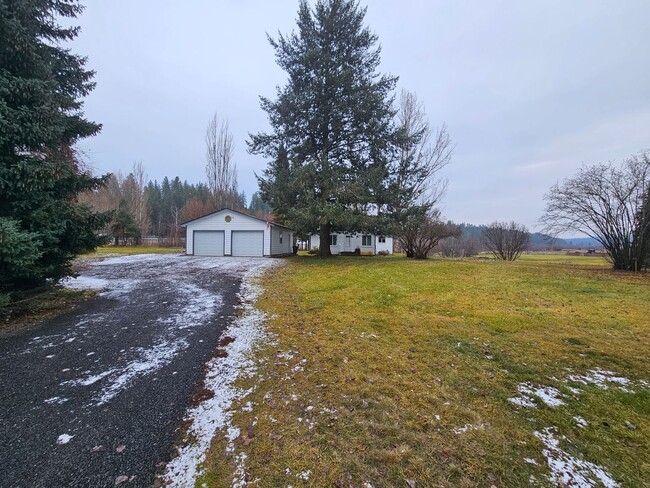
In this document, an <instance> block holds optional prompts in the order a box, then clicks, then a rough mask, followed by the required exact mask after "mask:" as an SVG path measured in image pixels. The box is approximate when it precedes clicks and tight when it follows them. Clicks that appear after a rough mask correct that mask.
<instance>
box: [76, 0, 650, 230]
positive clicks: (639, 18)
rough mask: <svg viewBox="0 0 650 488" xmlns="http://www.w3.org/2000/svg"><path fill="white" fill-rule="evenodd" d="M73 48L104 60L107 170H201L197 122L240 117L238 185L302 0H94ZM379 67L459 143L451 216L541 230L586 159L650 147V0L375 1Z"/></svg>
mask: <svg viewBox="0 0 650 488" xmlns="http://www.w3.org/2000/svg"><path fill="white" fill-rule="evenodd" d="M87 3H88V6H87V9H86V11H85V13H84V15H83V16H82V17H81V19H80V21H79V24H80V25H81V26H82V34H81V36H80V38H78V39H77V40H76V41H74V44H73V45H72V48H73V50H74V51H75V52H79V53H81V54H84V55H87V56H88V57H89V63H90V66H91V67H92V68H93V69H95V70H97V78H96V81H97V83H98V85H97V89H96V90H95V92H94V93H93V94H92V95H90V96H89V97H88V99H87V102H86V112H87V114H88V116H89V117H90V118H92V119H94V120H97V121H98V122H101V123H103V124H104V129H103V131H102V133H101V135H99V136H98V137H95V138H93V139H91V140H88V141H84V142H83V143H82V148H83V149H84V150H85V151H86V152H87V153H88V155H89V159H90V163H91V165H92V166H94V167H95V169H96V170H97V171H98V172H107V171H114V170H121V171H122V172H128V170H129V169H130V167H131V165H132V163H133V162H134V161H139V160H142V161H143V163H144V165H145V167H146V168H147V171H148V173H149V176H150V177H151V178H152V179H153V178H156V179H159V180H160V179H162V177H163V176H165V175H167V176H175V175H179V176H180V177H181V178H182V179H187V180H188V181H193V182H198V181H201V180H203V179H204V170H203V167H204V146H203V134H204V130H205V126H206V124H207V122H208V119H209V118H210V115H211V114H212V113H213V112H214V111H215V110H217V111H218V112H219V114H220V115H221V116H223V117H226V118H227V119H228V120H229V121H230V127H231V129H232V131H233V134H234V136H235V140H236V144H237V148H236V157H237V162H238V165H239V175H240V176H239V180H240V185H241V186H242V188H243V189H244V190H245V191H246V193H247V195H248V196H250V195H251V194H252V193H253V192H254V191H255V190H256V186H257V185H256V182H255V178H254V176H253V173H254V172H260V171H261V170H263V169H264V167H265V161H264V160H263V159H262V158H260V157H257V156H250V155H248V154H247V153H246V147H245V140H246V137H247V134H248V132H255V131H258V130H263V129H265V128H266V127H267V123H266V118H265V114H264V113H263V112H262V111H261V110H260V109H259V104H258V96H259V95H266V96H273V94H274V92H275V86H276V85H278V84H282V82H283V80H284V74H283V73H282V72H281V71H280V69H279V68H278V67H277V66H276V65H275V60H274V54H273V51H272V49H271V47H270V46H269V45H268V42H267V40H266V32H269V33H270V34H271V35H275V33H276V32H277V31H278V30H280V31H282V32H288V31H290V30H292V29H293V28H294V25H295V17H296V10H297V1H296V0H291V1H286V0H282V1H274V2H264V1H256V2H254V1H250V0H249V1H234V0H233V1H226V0H222V1H208V0H205V1H199V0H196V1H192V2H172V1H165V2H161V1H154V0H140V1H138V2H131V1H126V0H119V1H115V0H114V1H111V2H99V1H93V2H90V1H89V2H87ZM367 4H368V15H367V18H366V20H367V23H368V25H369V26H370V27H371V29H373V30H374V31H375V32H376V33H377V34H378V35H379V38H380V42H381V44H382V48H383V57H382V59H383V63H382V70H383V71H385V72H390V73H392V74H395V75H398V76H400V87H403V88H407V89H409V90H413V91H415V92H416V93H417V94H418V96H419V98H420V99H421V100H422V101H423V102H424V103H425V105H426V107H427V111H428V114H429V116H430V119H431V121H432V123H433V124H434V125H436V124H440V123H442V122H446V123H447V125H448V127H449V130H450V133H451V135H452V137H453V139H454V142H455V143H456V153H455V157H454V161H453V163H452V165H451V166H449V167H448V169H447V170H445V175H444V176H445V177H446V178H448V179H449V183H450V185H449V191H448V194H447V198H446V199H445V202H444V213H445V215H446V216H447V217H449V218H452V219H454V220H457V221H467V222H473V223H487V222H490V221H492V220H495V219H517V220H519V221H521V222H524V223H526V224H527V225H530V226H533V225H534V224H535V222H536V220H537V218H538V217H539V215H540V213H541V211H542V208H543V202H542V195H543V194H544V192H545V191H546V190H547V189H548V187H549V186H550V185H551V184H553V183H554V182H556V181H558V180H561V179H562V178H564V177H567V176H569V175H571V174H572V173H573V172H574V171H575V169H576V168H577V167H579V166H580V164H582V163H585V162H595V161H603V160H609V159H621V158H623V157H625V156H627V155H629V154H631V153H634V152H637V151H638V150H640V149H642V148H645V147H650V140H649V129H650V58H649V57H648V55H647V46H649V45H650V31H649V30H648V29H647V26H648V25H649V23H650V22H649V21H650V4H649V3H648V2H647V1H645V0H636V1H635V0H627V1H626V2H614V1H586V0H580V1H571V2H566V1H561V0H556V1H541V0H540V1H527V2H515V1H490V2H479V1H475V2H469V1H466V2H443V1H436V2H433V1H424V0H422V1H416V0H410V1H409V0H403V1H400V2H396V1H394V0H373V1H367Z"/></svg>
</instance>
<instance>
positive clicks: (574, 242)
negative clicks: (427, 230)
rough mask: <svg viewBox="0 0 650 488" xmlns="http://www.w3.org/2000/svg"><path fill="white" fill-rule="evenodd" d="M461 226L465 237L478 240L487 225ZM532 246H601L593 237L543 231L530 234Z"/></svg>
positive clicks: (542, 247)
mask: <svg viewBox="0 0 650 488" xmlns="http://www.w3.org/2000/svg"><path fill="white" fill-rule="evenodd" d="M459 225H460V228H461V230H462V232H463V237H471V238H474V239H477V240H478V241H480V240H481V237H482V233H483V229H484V228H485V227H486V226H485V225H474V224H467V223H462V224H459ZM530 247H531V249H540V250H541V249H551V248H556V249H557V248H559V249H570V248H593V247H596V248H600V246H599V245H597V242H596V241H594V240H593V239H588V238H578V237H576V238H571V239H570V240H567V239H557V238H553V237H551V236H549V235H547V234H542V233H541V232H532V233H531V234H530Z"/></svg>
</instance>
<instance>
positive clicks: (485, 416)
mask: <svg viewBox="0 0 650 488" xmlns="http://www.w3.org/2000/svg"><path fill="white" fill-rule="evenodd" d="M559 257H560V258H564V257H565V256H559ZM566 257H568V256H566ZM580 259H583V260H584V259H592V258H580ZM540 261H542V262H540ZM581 262H582V261H581ZM265 285H266V292H265V294H264V295H263V297H262V298H261V299H260V301H259V302H258V306H259V307H260V308H261V309H262V310H263V311H265V312H266V313H267V314H269V316H271V319H270V320H269V328H270V331H271V332H272V333H273V334H274V335H275V342H272V343H267V344H266V345H265V346H264V347H263V348H262V349H261V350H260V351H259V353H258V355H257V357H256V360H255V361H256V364H257V368H258V372H259V374H258V375H253V376H251V377H250V378H246V379H242V380H240V386H241V387H242V388H244V389H249V388H250V389H252V391H251V393H250V394H249V395H248V396H247V397H246V398H245V399H244V400H243V401H242V404H240V405H237V406H235V410H234V415H233V419H232V421H233V424H234V426H236V427H238V428H239V429H240V431H239V437H238V438H237V440H236V441H235V443H234V446H235V448H234V450H233V451H231V452H229V453H227V454H226V455H225V456H224V449H225V446H226V444H227V441H226V438H227V437H228V436H230V437H231V438H232V437H237V431H236V430H233V429H231V430H230V432H229V433H224V434H223V435H220V436H218V437H217V438H216V439H215V442H214V444H213V448H212V452H211V455H210V457H209V461H208V472H207V474H206V476H205V478H204V480H203V481H205V482H207V483H208V485H210V486H230V483H231V481H232V480H233V477H234V478H236V479H246V480H248V481H250V482H251V486H269V487H270V486H288V485H292V486H295V487H297V486H339V487H347V486H355V487H363V486H365V487H368V486H373V487H380V486H381V487H389V486H405V487H409V486H448V487H452V486H454V487H455V486H487V487H490V486H492V485H494V486H531V485H532V486H555V485H557V484H559V483H560V482H564V483H566V484H567V486H590V485H591V484H590V483H591V482H593V481H595V480H600V481H599V482H602V483H603V484H605V485H606V486H617V484H619V485H621V486H647V483H648V480H649V479H650V461H649V460H650V434H649V432H650V390H649V388H650V383H649V382H648V380H650V358H649V351H650V321H649V319H648V308H649V307H648V304H649V303H650V276H648V275H647V274H639V275H633V274H628V273H615V272H612V271H610V270H609V269H607V268H606V267H595V266H580V265H575V264H574V265H562V264H557V263H554V262H543V260H530V259H523V260H521V261H518V262H515V263H503V262H495V261H485V260H443V259H435V260H427V261H411V260H409V261H407V260H406V259H399V258H388V259H386V258H362V259H359V258H336V259H331V260H322V259H319V258H313V257H298V258H296V259H293V260H291V262H290V264H289V265H288V266H285V267H283V268H281V269H278V270H275V271H273V272H272V273H271V274H269V275H267V277H266V278H265ZM242 453H244V454H245V455H246V457H245V458H244V457H243V456H242ZM549 463H550V464H552V465H553V466H554V470H551V469H550V468H549ZM233 473H234V475H233ZM580 483H582V485H581V484H580ZM198 486H200V483H199V484H198Z"/></svg>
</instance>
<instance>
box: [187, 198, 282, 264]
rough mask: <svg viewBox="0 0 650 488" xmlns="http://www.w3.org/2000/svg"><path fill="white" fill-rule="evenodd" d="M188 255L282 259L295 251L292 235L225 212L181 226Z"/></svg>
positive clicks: (268, 225)
mask: <svg viewBox="0 0 650 488" xmlns="http://www.w3.org/2000/svg"><path fill="white" fill-rule="evenodd" d="M181 227H185V232H186V234H185V236H186V237H185V253H186V254H191V255H194V256H259V257H261V256H281V255H284V254H291V253H292V251H293V231H292V230H291V229H289V228H287V227H284V226H283V225H279V224H274V223H273V222H267V221H265V220H262V219H258V218H257V217H253V216H252V215H246V214H244V213H242V212H238V211H236V210H232V209H230V208H223V209H221V210H217V211H216V212H212V213H209V214H207V215H204V216H202V217H199V218H196V219H194V220H190V221H188V222H185V223H183V224H181Z"/></svg>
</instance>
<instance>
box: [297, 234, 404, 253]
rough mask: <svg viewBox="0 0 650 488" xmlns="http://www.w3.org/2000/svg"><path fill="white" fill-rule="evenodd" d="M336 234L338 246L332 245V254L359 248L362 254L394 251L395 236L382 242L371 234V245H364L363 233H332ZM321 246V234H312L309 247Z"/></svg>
mask: <svg viewBox="0 0 650 488" xmlns="http://www.w3.org/2000/svg"><path fill="white" fill-rule="evenodd" d="M332 235H336V246H330V251H331V252H332V254H339V253H340V252H341V251H346V252H354V251H355V250H356V249H357V248H358V249H359V250H360V251H361V253H362V254H375V253H376V252H379V251H382V250H386V251H388V252H390V253H391V254H392V253H393V238H392V237H386V242H385V243H380V242H379V239H378V236H376V235H373V236H371V240H370V245H366V246H364V245H363V235H362V234H332ZM347 236H350V243H349V246H348V241H347ZM316 247H320V236H318V235H316V234H312V235H311V236H310V240H309V248H310V249H314V248H316Z"/></svg>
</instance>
